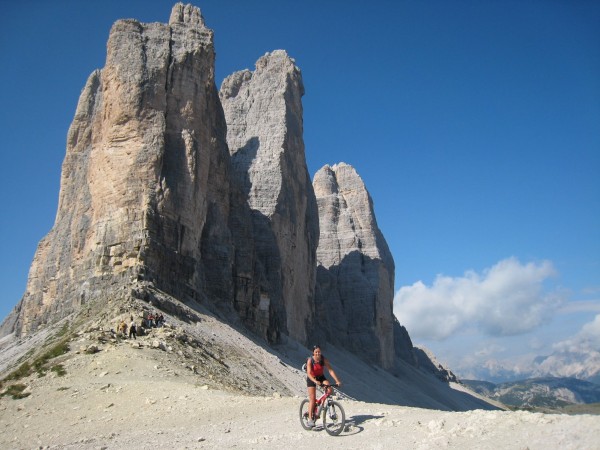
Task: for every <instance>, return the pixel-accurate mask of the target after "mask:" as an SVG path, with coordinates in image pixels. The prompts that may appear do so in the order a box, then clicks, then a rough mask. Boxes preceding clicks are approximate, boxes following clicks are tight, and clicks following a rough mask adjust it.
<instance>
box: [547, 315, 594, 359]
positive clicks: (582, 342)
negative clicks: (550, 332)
mask: <svg viewBox="0 0 600 450" xmlns="http://www.w3.org/2000/svg"><path fill="white" fill-rule="evenodd" d="M553 348H554V350H555V351H557V352H571V353H585V352H588V351H600V314H597V315H596V317H595V318H594V320H592V321H591V322H588V323H586V324H585V325H583V327H581V331H579V333H577V334H576V335H574V336H573V337H571V338H569V339H566V340H564V341H561V342H558V343H556V344H554V346H553Z"/></svg>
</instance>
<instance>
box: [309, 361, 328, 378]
mask: <svg viewBox="0 0 600 450" xmlns="http://www.w3.org/2000/svg"><path fill="white" fill-rule="evenodd" d="M310 359H311V360H312V375H313V377H315V378H317V377H322V376H323V369H325V357H324V356H321V361H319V362H317V361H315V360H314V358H313V357H312V356H311V357H310Z"/></svg>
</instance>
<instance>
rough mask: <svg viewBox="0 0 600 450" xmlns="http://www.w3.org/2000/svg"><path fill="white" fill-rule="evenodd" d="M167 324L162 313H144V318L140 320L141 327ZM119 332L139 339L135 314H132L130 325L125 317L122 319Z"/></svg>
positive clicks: (118, 327)
mask: <svg viewBox="0 0 600 450" xmlns="http://www.w3.org/2000/svg"><path fill="white" fill-rule="evenodd" d="M164 324H165V316H163V314H162V313H160V314H156V313H152V312H150V313H147V314H146V313H144V316H143V317H142V320H141V322H140V327H141V328H144V329H148V328H159V327H162V326H163V325H164ZM117 333H119V334H121V335H122V336H123V337H129V339H132V338H133V339H137V334H138V327H137V325H136V324H135V320H134V318H133V316H131V320H130V323H129V326H127V323H126V322H125V320H124V319H121V321H120V322H119V325H117Z"/></svg>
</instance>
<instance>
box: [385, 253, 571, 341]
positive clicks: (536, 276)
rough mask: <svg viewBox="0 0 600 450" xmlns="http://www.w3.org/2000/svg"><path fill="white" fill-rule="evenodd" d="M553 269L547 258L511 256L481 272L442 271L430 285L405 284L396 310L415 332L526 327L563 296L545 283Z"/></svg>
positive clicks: (436, 334)
mask: <svg viewBox="0 0 600 450" xmlns="http://www.w3.org/2000/svg"><path fill="white" fill-rule="evenodd" d="M555 273H556V272H555V270H554V267H553V266H552V263H551V262H549V261H542V262H540V263H527V264H521V263H520V262H519V261H518V260H517V259H516V258H508V259H505V260H502V261H500V262H498V263H497V264H496V265H495V266H493V267H492V268H490V269H486V270H484V271H483V272H482V273H481V274H478V273H476V272H474V271H468V272H466V273H465V274H464V276H462V277H456V278H452V277H448V276H444V275H438V276H437V277H436V279H435V281H434V282H433V285H432V286H431V287H427V286H426V285H425V284H423V282H421V281H418V282H416V283H414V284H413V285H412V286H403V287H401V288H400V289H399V290H398V291H397V292H396V295H395V297H394V314H395V315H396V317H397V318H398V320H399V321H400V323H401V324H402V325H404V326H406V328H407V330H408V332H409V333H410V335H411V337H414V338H422V339H436V340H443V339H446V338H448V337H450V336H454V335H457V334H462V333H464V332H467V331H473V329H478V330H479V331H482V332H484V333H485V334H488V335H490V336H511V335H517V334H522V333H526V332H528V331H531V330H533V329H534V328H536V327H538V326H539V325H541V324H542V323H545V322H546V321H547V320H549V319H550V318H551V317H552V315H553V314H554V313H555V311H556V309H557V308H558V306H560V304H561V302H562V300H561V298H560V296H559V295H558V294H557V293H547V292H544V289H543V282H544V281H545V280H546V279H548V278H550V277H552V276H554V275H555Z"/></svg>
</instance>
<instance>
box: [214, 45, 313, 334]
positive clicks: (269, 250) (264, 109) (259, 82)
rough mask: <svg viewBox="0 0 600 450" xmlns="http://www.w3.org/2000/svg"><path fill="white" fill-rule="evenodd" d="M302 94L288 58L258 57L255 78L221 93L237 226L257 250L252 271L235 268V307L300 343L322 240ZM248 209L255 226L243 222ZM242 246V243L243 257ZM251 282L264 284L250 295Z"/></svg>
mask: <svg viewBox="0 0 600 450" xmlns="http://www.w3.org/2000/svg"><path fill="white" fill-rule="evenodd" d="M303 94H304V86H303V84H302V75H301V73H300V70H299V69H298V67H296V65H295V63H294V60H293V59H292V58H290V57H289V56H288V55H287V53H286V52H285V51H283V50H276V51H274V52H272V53H267V54H266V55H264V56H263V57H261V58H260V59H259V60H258V61H257V62H256V69H255V70H254V72H251V71H249V70H244V71H241V72H236V73H234V74H232V75H230V76H229V77H227V78H226V79H225V80H224V81H223V83H222V85H221V89H220V97H221V102H222V104H223V109H224V111H225V118H226V121H227V143H228V145H229V152H230V154H231V158H232V167H233V172H234V177H233V179H234V180H235V184H236V186H237V188H238V190H239V192H240V196H239V200H238V205H237V207H236V208H235V209H236V214H238V218H239V221H240V222H246V223H250V224H251V226H252V231H251V233H250V235H249V237H251V240H252V241H254V242H255V245H256V247H255V249H256V250H255V255H254V256H253V257H252V258H251V261H248V262H251V264H250V265H248V266H246V267H244V266H243V265H241V264H240V265H237V271H238V278H237V279H238V280H240V281H243V284H241V283H237V284H236V289H235V292H236V297H235V301H236V305H237V307H238V308H240V309H243V310H244V311H247V313H251V314H252V315H253V316H256V315H257V314H259V315H260V314H262V315H266V314H267V313H269V314H270V315H271V316H273V315H281V314H284V317H283V319H284V328H283V330H285V331H286V332H287V333H289V334H290V335H291V336H292V337H294V338H296V339H298V340H300V341H302V342H303V341H305V340H306V339H307V329H308V328H310V324H311V323H312V318H313V315H314V309H313V304H314V299H313V292H314V285H315V267H316V264H315V252H316V248H317V244H318V239H319V228H318V227H319V223H318V217H317V206H316V200H315V195H314V192H313V189H312V184H311V180H310V176H309V174H308V170H307V168H306V158H305V154H304V140H303V119H302V102H301V97H302V95H303ZM244 208H248V209H249V211H250V214H249V216H250V220H247V219H246V220H244V219H243V218H241V217H239V213H240V212H241V211H244ZM247 237H248V236H247ZM245 242H248V240H247V239H243V240H241V241H238V246H237V247H238V248H239V249H240V250H241V251H242V252H243V251H244V247H245V244H244V243H245ZM245 253H247V251H245ZM252 271H253V272H254V275H252V273H251V272H252ZM259 273H260V276H257V275H259ZM249 278H252V279H254V280H255V281H256V282H259V283H260V284H259V283H254V284H253V285H252V286H250V289H248V285H247V281H246V280H248V279H249ZM260 280H265V281H262V282H261V281H260ZM261 284H262V285H261ZM253 299H254V300H253ZM257 300H258V301H257ZM257 307H258V311H256V309H257ZM260 310H262V311H263V312H262V313H261V312H260ZM247 313H245V314H247Z"/></svg>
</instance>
